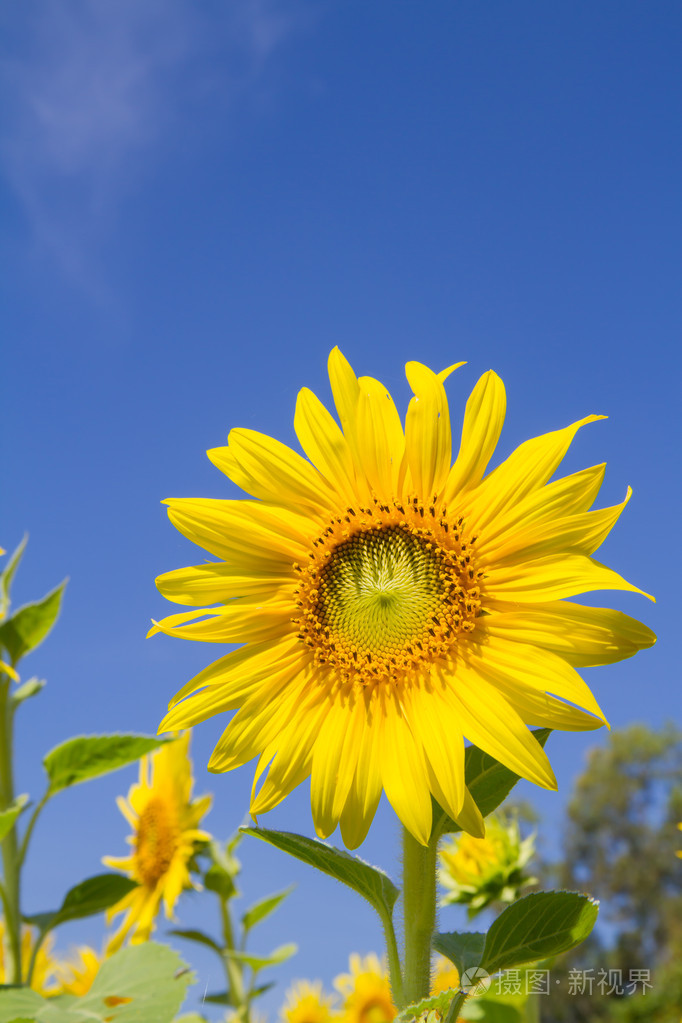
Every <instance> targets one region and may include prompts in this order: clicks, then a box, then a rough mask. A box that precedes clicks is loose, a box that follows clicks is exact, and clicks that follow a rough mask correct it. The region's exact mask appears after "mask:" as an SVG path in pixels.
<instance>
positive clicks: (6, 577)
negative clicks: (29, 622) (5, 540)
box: [0, 533, 28, 618]
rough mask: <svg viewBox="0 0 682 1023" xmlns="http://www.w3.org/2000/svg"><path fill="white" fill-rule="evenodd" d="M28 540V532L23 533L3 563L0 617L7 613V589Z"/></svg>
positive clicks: (0, 578)
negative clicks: (6, 560)
mask: <svg viewBox="0 0 682 1023" xmlns="http://www.w3.org/2000/svg"><path fill="white" fill-rule="evenodd" d="M27 541H28V533H26V534H24V538H23V540H22V541H21V543H20V544H19V546H18V547H17V549H16V550H15V551H13V553H12V554H11V556H10V559H9V561H8V562H7V564H6V565H5V567H4V569H3V571H2V574H1V575H0V618H4V617H5V615H6V614H7V610H8V608H9V605H10V599H9V591H10V587H11V586H12V580H13V579H14V573H15V572H16V570H17V568H18V567H19V562H20V561H21V556H22V554H23V553H24V548H25V547H26V543H27Z"/></svg>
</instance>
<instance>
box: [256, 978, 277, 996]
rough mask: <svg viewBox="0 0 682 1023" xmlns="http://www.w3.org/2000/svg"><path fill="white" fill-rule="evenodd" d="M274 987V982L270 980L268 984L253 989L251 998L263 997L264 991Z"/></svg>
mask: <svg viewBox="0 0 682 1023" xmlns="http://www.w3.org/2000/svg"><path fill="white" fill-rule="evenodd" d="M274 986H275V982H274V980H271V981H270V983H269V984H259V986H258V987H255V988H254V989H253V991H252V992H251V997H252V998H259V997H260V996H261V995H264V994H265V992H266V991H269V990H270V988H273V987H274Z"/></svg>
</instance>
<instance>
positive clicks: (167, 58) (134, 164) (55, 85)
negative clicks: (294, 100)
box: [0, 0, 301, 283]
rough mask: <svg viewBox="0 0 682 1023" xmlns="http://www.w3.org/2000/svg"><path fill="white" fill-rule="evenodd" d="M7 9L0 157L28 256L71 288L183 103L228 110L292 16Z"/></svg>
mask: <svg viewBox="0 0 682 1023" xmlns="http://www.w3.org/2000/svg"><path fill="white" fill-rule="evenodd" d="M209 6H210V7H211V8H212V10H211V11H210V12H209V11H208V7H209ZM11 8H12V11H13V12H14V13H13V17H12V19H10V20H11V21H13V22H14V23H13V24H10V26H9V27H10V32H9V34H7V33H6V35H5V37H6V39H11V40H12V42H11V43H10V45H11V46H12V53H11V54H9V55H7V56H5V57H4V58H3V60H2V64H1V66H0V71H1V73H2V78H3V79H4V86H5V92H6V95H7V97H8V102H7V103H6V105H5V109H6V121H5V128H4V130H3V134H2V137H1V138H0V159H1V161H2V166H3V169H4V172H5V176H6V178H7V181H8V183H9V185H10V187H11V188H12V189H13V190H14V191H15V192H16V193H17V194H18V195H19V197H20V198H21V200H22V202H23V205H24V207H25V210H26V212H27V215H28V218H29V223H30V228H31V232H32V237H33V241H34V243H35V245H36V246H37V248H38V251H39V252H41V253H44V252H45V251H47V252H49V253H51V255H52V256H53V257H55V258H56V259H57V260H58V262H59V264H60V266H61V268H62V270H63V271H65V272H66V273H67V274H68V275H69V276H70V277H75V278H76V279H78V278H83V280H82V281H81V283H85V278H87V277H88V276H91V269H89V267H91V256H92V252H91V249H92V247H93V244H94V242H95V240H96V238H97V237H98V235H99V233H101V231H102V230H103V228H104V226H105V225H106V223H107V221H108V219H109V218H111V217H113V216H115V212H116V207H117V201H118V200H119V199H120V197H121V196H122V195H123V194H125V193H126V192H128V191H129V190H131V189H134V188H135V185H136V182H137V181H138V180H139V177H140V173H141V172H142V171H143V169H144V168H145V167H146V166H147V165H148V164H149V163H150V161H151V162H153V161H154V158H155V153H156V152H157V151H158V149H159V147H160V144H162V143H163V142H164V141H167V140H168V139H169V138H172V134H171V132H172V130H175V131H178V130H180V129H181V127H182V121H183V114H184V115H186V114H187V111H188V102H189V104H190V105H191V102H192V96H193V95H194V99H195V100H196V99H197V98H198V97H200V96H203V100H204V101H206V92H207V90H208V91H209V92H210V94H211V101H212V102H216V103H218V104H220V105H222V107H223V108H224V110H226V109H227V108H229V104H230V102H231V101H232V99H233V98H234V96H236V95H238V94H242V93H243V90H244V89H245V88H248V87H249V86H253V84H254V82H256V81H257V80H258V79H259V77H260V76H261V75H262V73H263V70H264V68H265V67H266V65H267V63H268V61H269V60H270V59H271V58H272V56H273V54H274V53H275V51H276V50H277V49H278V47H280V46H281V45H282V43H283V42H284V41H285V40H286V39H287V37H288V36H289V35H290V33H291V32H292V31H293V30H294V28H295V27H296V25H297V24H298V23H299V18H300V12H301V9H300V8H298V7H296V6H295V5H294V3H292V2H288V3H285V4H284V5H281V4H277V2H276V0H224V2H222V3H219V4H216V5H209V4H203V5H202V4H199V3H197V2H195V0H115V2H112V0H44V2H41V3H38V4H33V3H22V4H20V5H11ZM7 20H8V15H7V9H6V11H5V21H7ZM208 66H211V67H212V70H211V71H210V72H209V71H207V67H208ZM188 97H189V99H188ZM185 127H186V125H185Z"/></svg>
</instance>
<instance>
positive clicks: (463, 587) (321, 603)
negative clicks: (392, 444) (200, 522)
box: [295, 505, 481, 684]
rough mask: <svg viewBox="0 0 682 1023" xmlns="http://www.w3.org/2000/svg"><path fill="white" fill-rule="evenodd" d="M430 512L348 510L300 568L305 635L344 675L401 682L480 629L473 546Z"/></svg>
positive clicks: (322, 660)
mask: <svg viewBox="0 0 682 1023" xmlns="http://www.w3.org/2000/svg"><path fill="white" fill-rule="evenodd" d="M428 512H429V515H428V516H425V514H424V509H423V508H418V507H413V506H408V508H407V510H406V509H405V508H403V507H402V506H398V505H396V506H395V507H394V508H392V509H391V508H390V507H388V506H378V507H377V508H376V509H374V510H372V511H370V510H369V509H360V514H357V513H356V512H355V511H354V510H353V509H350V508H349V509H347V514H346V515H345V516H344V517H343V518H342V519H338V520H336V521H335V522H333V523H331V524H330V526H329V527H328V528H327V530H326V531H325V533H324V534H323V536H321V537H319V538H318V539H317V540H316V541H315V542H314V545H313V547H314V551H313V552H311V556H310V557H311V562H312V563H311V564H310V565H309V566H307V568H306V569H299V571H300V572H301V575H302V581H301V585H300V586H299V590H298V593H299V598H300V599H299V606H300V607H301V609H302V613H301V616H300V617H299V618H297V619H295V621H296V623H297V624H298V625H299V626H300V630H301V631H300V632H299V636H300V638H301V639H302V640H303V641H304V642H305V643H306V644H307V645H308V646H309V647H310V648H311V649H312V651H313V653H314V656H315V660H316V662H317V663H318V664H327V665H330V666H332V667H334V668H336V669H337V674H338V675H340V678H341V681H344V682H345V681H351V680H353V681H359V682H362V683H363V684H367V683H368V682H372V681H378V680H389V679H392V680H395V679H396V678H397V677H398V675H399V674H400V672H401V671H404V670H407V669H410V670H415V669H417V668H419V667H420V666H422V665H423V664H424V662H427V661H431V660H433V659H434V658H436V657H440V656H443V655H445V654H446V653H447V652H448V650H449V649H450V647H451V646H452V644H453V643H455V642H456V641H457V637H458V635H459V634H460V633H463V632H470V631H471V630H472V629H473V628H474V619H475V617H476V615H477V613H478V612H479V610H480V606H481V604H480V589H479V585H478V583H479V579H480V573H478V572H477V571H476V570H475V568H474V566H473V563H472V553H471V544H470V543H467V541H466V540H464V539H463V538H462V535H461V529H458V528H457V525H455V526H454V527H451V525H450V523H449V522H448V521H447V520H446V519H444V518H443V517H437V516H436V513H435V509H428ZM370 516H371V517H370ZM425 519H426V521H425ZM429 519H430V520H431V521H428V520H429Z"/></svg>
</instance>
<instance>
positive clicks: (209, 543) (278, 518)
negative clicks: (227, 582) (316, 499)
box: [165, 498, 308, 574]
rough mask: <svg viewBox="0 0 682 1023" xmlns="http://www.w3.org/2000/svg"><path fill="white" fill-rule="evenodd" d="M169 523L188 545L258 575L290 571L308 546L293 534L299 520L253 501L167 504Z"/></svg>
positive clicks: (184, 500)
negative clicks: (198, 547) (200, 548)
mask: <svg viewBox="0 0 682 1023" xmlns="http://www.w3.org/2000/svg"><path fill="white" fill-rule="evenodd" d="M165 504H167V505H168V518H169V519H170V520H171V522H172V523H173V525H174V526H175V528H176V529H178V530H179V531H180V532H181V533H182V534H183V536H186V537H187V539H188V540H191V541H192V542H193V543H196V544H198V545H199V546H200V547H203V548H204V549H205V550H207V551H209V553H211V554H213V555H214V556H215V557H217V558H223V559H224V560H225V561H227V562H229V563H230V564H231V565H233V566H235V567H238V566H241V567H242V569H246V570H248V569H254V570H255V571H256V572H259V571H262V572H271V573H273V574H280V573H282V572H287V571H290V568H291V563H292V561H296V560H301V559H303V558H304V557H305V555H306V551H307V543H308V540H307V539H306V538H305V537H303V536H302V535H301V534H299V533H298V532H297V530H296V522H297V519H298V516H297V517H296V518H294V516H293V515H292V513H291V512H289V511H288V510H284V509H281V510H280V509H272V508H264V507H262V506H261V505H259V504H258V503H257V502H256V501H218V500H205V499H201V500H199V499H196V498H171V499H169V500H167V501H166V502H165Z"/></svg>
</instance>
